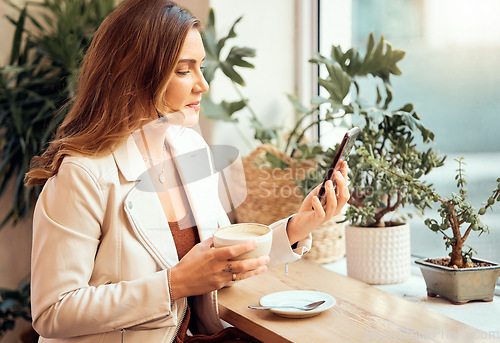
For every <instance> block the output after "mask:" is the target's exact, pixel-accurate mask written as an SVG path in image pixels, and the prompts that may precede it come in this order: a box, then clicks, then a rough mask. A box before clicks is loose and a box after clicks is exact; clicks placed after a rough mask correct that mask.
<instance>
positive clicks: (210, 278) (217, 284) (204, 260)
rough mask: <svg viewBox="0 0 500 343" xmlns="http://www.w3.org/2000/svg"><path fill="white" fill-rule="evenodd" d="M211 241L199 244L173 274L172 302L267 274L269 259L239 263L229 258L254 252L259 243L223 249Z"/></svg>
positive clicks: (259, 258)
mask: <svg viewBox="0 0 500 343" xmlns="http://www.w3.org/2000/svg"><path fill="white" fill-rule="evenodd" d="M212 243H213V242H212V238H208V239H206V240H204V241H202V242H200V243H198V244H196V245H195V246H194V247H193V248H192V249H191V250H190V251H189V252H188V253H187V254H186V255H185V256H184V257H183V258H182V259H181V260H180V261H179V263H178V264H176V265H175V266H174V267H172V269H171V270H170V289H171V292H172V298H173V299H174V300H175V299H179V298H182V297H187V296H192V295H200V294H205V293H208V292H211V291H214V290H218V289H221V288H222V287H224V286H225V285H227V284H228V283H230V282H231V281H233V274H236V280H243V279H246V278H249V277H251V276H254V275H257V274H260V273H263V272H265V271H266V270H267V267H266V264H267V263H268V262H269V256H266V255H265V256H260V257H257V258H250V259H246V260H240V261H229V259H230V258H233V257H236V256H239V255H241V254H244V253H246V252H249V251H252V250H254V249H255V248H256V247H257V242H255V241H248V242H245V243H241V244H238V245H232V246H227V247H223V248H216V249H213V248H212Z"/></svg>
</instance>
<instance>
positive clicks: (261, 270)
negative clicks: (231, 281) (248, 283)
mask: <svg viewBox="0 0 500 343" xmlns="http://www.w3.org/2000/svg"><path fill="white" fill-rule="evenodd" d="M266 271H267V266H261V267H259V268H257V269H253V270H249V271H247V272H244V273H238V274H236V280H244V279H248V278H249V277H252V276H255V275H258V274H262V273H264V272H266Z"/></svg>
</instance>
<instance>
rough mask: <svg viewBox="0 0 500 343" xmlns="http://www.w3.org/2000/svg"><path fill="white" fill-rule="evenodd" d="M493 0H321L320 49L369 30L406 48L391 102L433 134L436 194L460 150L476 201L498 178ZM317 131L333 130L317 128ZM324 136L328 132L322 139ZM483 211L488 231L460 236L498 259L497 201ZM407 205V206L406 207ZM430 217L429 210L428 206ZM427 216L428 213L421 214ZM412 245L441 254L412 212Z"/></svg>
mask: <svg viewBox="0 0 500 343" xmlns="http://www.w3.org/2000/svg"><path fill="white" fill-rule="evenodd" d="M498 13H500V3H499V2H498V1H496V0H476V1H468V0H432V1H425V0H400V1H391V0H348V1H340V0H320V1H319V6H318V18H319V22H320V23H319V48H320V51H321V52H322V53H323V54H329V49H330V46H331V45H332V44H341V45H342V47H343V48H348V47H350V46H359V47H361V48H363V47H364V45H365V44H366V39H367V37H368V35H369V33H370V32H373V33H374V34H375V37H377V38H378V37H380V34H383V35H384V37H385V38H386V40H388V41H389V42H390V43H391V44H392V46H393V47H395V48H399V49H402V50H405V51H406V53H407V54H406V57H405V58H404V60H402V61H401V62H400V63H399V66H400V69H401V70H402V72H403V75H402V76H395V77H394V76H393V77H392V79H391V80H392V84H393V90H394V100H393V105H392V106H394V108H396V107H397V106H399V105H402V104H405V103H407V102H412V103H414V104H415V108H416V110H417V113H418V114H419V116H420V118H421V119H422V121H423V123H424V125H425V126H426V127H427V128H429V129H431V130H432V131H433V132H434V133H435V135H436V138H435V145H434V149H436V150H438V151H440V152H441V153H442V154H446V155H448V158H447V161H446V165H445V166H444V167H442V168H440V169H437V170H435V171H433V172H431V175H430V176H429V177H428V179H429V180H430V181H432V182H433V183H434V185H435V188H436V189H437V191H438V192H439V193H440V194H442V195H449V194H451V192H457V189H456V187H455V186H456V185H455V180H454V175H455V170H456V168H457V163H456V162H455V161H454V158H456V157H459V156H464V157H465V159H466V160H465V161H466V163H467V165H466V166H465V170H466V174H467V177H468V178H467V180H468V189H469V192H468V195H469V198H470V201H471V203H472V204H473V206H474V207H476V208H479V207H481V202H484V201H485V200H486V199H487V198H488V197H489V196H490V195H491V193H490V190H491V189H492V188H493V187H494V185H496V183H497V182H496V179H497V178H498V177H500V139H499V138H498V134H499V131H500V105H499V103H498V94H499V93H500V68H499V67H498V61H500V22H499V21H498V20H497V17H498ZM320 130H321V136H322V137H323V135H324V134H325V133H326V134H327V135H326V136H327V137H328V134H330V133H331V132H333V138H330V139H336V140H337V141H338V140H339V133H335V131H334V130H332V128H331V127H330V128H329V127H325V126H322V127H321V128H320ZM327 139H328V138H327ZM496 207H497V208H496V209H495V211H494V212H490V211H489V212H488V213H487V214H486V215H485V216H483V219H484V220H483V221H484V222H485V223H486V224H488V226H489V228H490V234H489V237H488V238H487V239H484V238H485V237H480V238H479V239H478V238H477V235H474V234H471V236H470V237H469V239H468V241H467V243H469V245H471V246H472V247H474V248H475V249H476V250H477V251H478V256H479V257H482V258H485V259H490V260H494V261H500V250H498V249H496V247H497V246H499V245H500V207H499V206H498V204H497V205H496ZM408 210H411V208H410V209H408ZM427 214H428V216H434V211H430V210H429V211H428V212H427ZM426 216H427V215H426ZM410 224H411V226H412V252H413V254H414V255H416V256H442V255H445V254H447V253H448V252H449V251H448V252H447V251H445V249H444V244H442V243H441V241H440V240H439V239H436V237H435V235H436V234H435V233H434V232H431V231H430V230H429V229H428V228H427V227H425V226H424V224H423V219H422V218H420V217H415V218H414V219H412V220H411V221H410Z"/></svg>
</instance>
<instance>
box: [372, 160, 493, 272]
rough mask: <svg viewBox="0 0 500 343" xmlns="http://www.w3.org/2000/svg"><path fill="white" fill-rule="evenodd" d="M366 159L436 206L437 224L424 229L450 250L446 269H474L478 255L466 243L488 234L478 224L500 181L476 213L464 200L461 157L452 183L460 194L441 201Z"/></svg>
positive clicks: (416, 182) (432, 192)
mask: <svg viewBox="0 0 500 343" xmlns="http://www.w3.org/2000/svg"><path fill="white" fill-rule="evenodd" d="M368 159H369V160H370V161H371V162H372V163H373V165H375V166H377V168H378V169H379V170H381V171H383V172H385V173H387V174H388V178H389V179H392V180H401V181H403V182H404V183H406V184H407V185H408V189H409V190H410V193H412V194H414V195H415V196H417V195H418V196H419V197H421V198H426V199H427V200H428V201H430V202H431V203H434V202H439V203H440V206H439V208H438V209H437V212H438V213H439V216H440V217H441V219H440V220H436V219H430V218H428V219H426V220H425V225H426V226H427V227H429V229H431V230H432V231H434V232H436V233H438V234H440V235H442V237H443V239H444V242H445V246H446V249H449V248H451V252H450V254H449V256H450V259H449V261H448V262H449V263H448V266H450V267H453V266H455V267H456V268H466V267H473V266H474V264H473V261H472V254H473V253H476V254H477V252H476V251H475V250H474V249H473V248H472V247H470V246H468V245H466V244H465V242H466V240H467V238H468V237H469V235H470V233H471V232H472V231H475V232H478V234H479V235H482V234H483V233H488V232H489V230H488V226H487V225H486V224H484V223H482V222H481V216H483V215H484V214H486V211H487V210H488V209H492V208H493V205H494V204H495V202H499V201H500V178H498V179H497V182H498V185H497V186H496V187H494V188H493V191H492V194H491V195H490V196H489V197H488V198H487V199H486V201H485V202H484V203H482V205H481V207H480V208H479V210H476V209H475V208H474V207H473V206H472V204H471V203H470V202H469V201H468V198H467V188H466V186H467V181H466V175H465V170H464V167H463V166H464V165H465V162H464V159H463V157H461V158H458V159H456V160H455V161H457V163H458V169H457V175H456V176H455V180H456V182H457V188H458V193H459V194H455V193H453V194H451V195H450V196H447V197H443V196H441V195H439V194H438V193H437V192H436V191H435V190H434V189H432V188H431V187H429V186H427V185H425V184H424V183H423V182H421V181H419V180H418V179H416V178H414V177H412V176H411V175H409V174H403V173H401V172H400V171H398V170H395V169H393V168H392V167H391V166H389V165H388V164H386V163H380V162H379V161H377V160H375V159H374V157H373V156H370V157H368Z"/></svg>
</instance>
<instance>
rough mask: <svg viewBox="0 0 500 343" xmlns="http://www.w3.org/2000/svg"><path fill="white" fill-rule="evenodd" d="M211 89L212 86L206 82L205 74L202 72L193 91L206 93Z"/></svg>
mask: <svg viewBox="0 0 500 343" xmlns="http://www.w3.org/2000/svg"><path fill="white" fill-rule="evenodd" d="M209 88H210V86H209V85H208V82H207V80H205V77H204V76H203V73H202V72H201V71H200V72H199V76H198V79H197V80H196V84H195V85H194V87H193V91H194V92H196V93H205V92H207V91H208V89H209Z"/></svg>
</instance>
